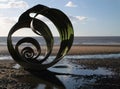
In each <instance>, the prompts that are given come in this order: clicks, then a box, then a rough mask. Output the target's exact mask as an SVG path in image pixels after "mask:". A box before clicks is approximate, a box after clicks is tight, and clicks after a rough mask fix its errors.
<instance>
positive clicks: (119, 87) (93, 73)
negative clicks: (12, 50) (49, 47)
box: [0, 58, 120, 89]
mask: <svg viewBox="0 0 120 89" xmlns="http://www.w3.org/2000/svg"><path fill="white" fill-rule="evenodd" d="M29 72H31V71H30V70H29ZM29 72H27V71H25V70H24V69H22V68H21V67H20V66H19V65H18V64H16V63H15V62H14V61H12V60H7V61H6V60H1V61H0V89H1V88H2V89H3V88H4V89H23V88H24V89H120V61H119V59H99V60H96V59H89V60H88V59H77V60H76V59H72V58H66V59H64V60H63V61H60V62H59V63H58V64H56V65H54V66H53V67H52V68H49V69H48V70H45V71H42V72H38V71H36V72H35V71H34V72H31V73H29Z"/></svg>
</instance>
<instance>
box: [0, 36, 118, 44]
mask: <svg viewBox="0 0 120 89" xmlns="http://www.w3.org/2000/svg"><path fill="white" fill-rule="evenodd" d="M22 38H24V37H13V38H12V41H13V44H15V43H17V42H18V41H19V40H20V39H22ZM33 38H35V39H36V40H37V41H38V42H39V43H40V44H41V45H45V44H46V42H45V40H44V38H42V37H33ZM59 44H60V38H59V37H54V45H59ZM0 45H7V37H0ZM73 45H120V36H102V37H100V36H99V37H98V36H97V37H95V36H94V37H91V36H86V37H85V36H84V37H74V42H73Z"/></svg>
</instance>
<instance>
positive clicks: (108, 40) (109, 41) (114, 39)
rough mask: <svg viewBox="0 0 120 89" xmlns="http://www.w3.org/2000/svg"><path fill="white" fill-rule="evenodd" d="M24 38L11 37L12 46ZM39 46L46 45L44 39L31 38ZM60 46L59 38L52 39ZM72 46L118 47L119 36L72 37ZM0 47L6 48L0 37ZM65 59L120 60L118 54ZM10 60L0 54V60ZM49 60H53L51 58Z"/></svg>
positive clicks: (67, 57) (5, 40)
mask: <svg viewBox="0 0 120 89" xmlns="http://www.w3.org/2000/svg"><path fill="white" fill-rule="evenodd" d="M22 38H24V37H13V38H12V41H13V44H16V43H17V42H18V41H19V40H20V39H22ZM33 38H35V39H36V40H37V41H38V42H39V43H40V45H46V42H45V40H44V38H42V37H33ZM59 44H60V38H59V37H54V45H59ZM73 45H117V46H119V45H120V36H102V37H98V36H97V37H85V36H84V37H74V42H73ZM0 46H7V37H0ZM65 58H66V59H70V58H72V59H105V58H106V59H108V58H120V53H117V54H95V55H72V56H71V55H66V56H65ZM5 59H12V58H11V56H4V55H1V54H0V60H5ZM50 59H53V57H52V56H51V57H50Z"/></svg>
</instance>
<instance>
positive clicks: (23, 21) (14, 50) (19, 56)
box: [7, 5, 74, 71]
mask: <svg viewBox="0 0 120 89" xmlns="http://www.w3.org/2000/svg"><path fill="white" fill-rule="evenodd" d="M31 13H35V16H34V17H30V14H31ZM39 14H40V15H43V16H45V17H46V18H48V19H49V20H50V21H51V22H53V24H54V25H55V26H56V28H57V30H58V32H59V35H60V48H59V51H58V53H57V54H56V57H55V58H54V59H53V60H52V61H51V62H50V63H44V62H45V61H47V59H48V57H49V56H50V54H51V52H52V49H53V44H54V37H53V35H52V33H51V31H50V29H49V27H48V26H47V25H46V24H45V23H44V22H43V21H41V20H39V19H37V18H36V16H38V15H39ZM21 28H30V29H31V30H32V31H33V32H34V33H36V34H37V35H39V36H42V37H43V38H44V39H45V42H46V47H47V51H46V55H45V56H44V58H43V59H40V60H38V59H39V58H40V57H39V56H40V54H41V47H40V44H39V42H38V41H37V40H36V39H34V38H32V37H24V38H22V39H20V40H19V41H18V42H17V43H16V45H15V46H14V45H13V42H12V40H13V39H12V36H13V34H14V33H15V32H16V31H18V30H20V29H21ZM73 38H74V32H73V27H72V24H71V22H70V20H69V19H68V17H67V16H66V15H65V14H64V13H63V12H61V11H60V10H58V9H54V8H49V7H46V6H43V5H36V6H34V7H32V8H30V9H28V10H27V11H26V12H24V13H23V14H22V15H21V16H20V17H19V20H18V22H17V23H16V24H15V25H14V26H13V27H12V28H11V30H10V32H9V34H8V38H7V45H8V50H9V52H10V54H11V56H12V58H13V59H14V60H15V61H16V62H17V63H19V64H20V65H21V66H23V67H24V68H25V69H30V70H37V71H40V70H46V69H47V68H49V67H51V66H53V65H54V64H56V63H57V62H58V61H60V60H61V59H62V58H63V57H64V56H65V55H66V54H67V53H68V51H69V50H70V48H71V46H72V43H73ZM23 43H31V44H32V45H33V46H34V47H35V48H36V49H37V50H36V52H37V53H36V52H34V49H32V48H31V47H25V48H23V49H22V50H21V51H20V50H19V46H20V45H21V44H23Z"/></svg>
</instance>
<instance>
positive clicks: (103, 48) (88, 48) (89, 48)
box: [0, 45, 120, 55]
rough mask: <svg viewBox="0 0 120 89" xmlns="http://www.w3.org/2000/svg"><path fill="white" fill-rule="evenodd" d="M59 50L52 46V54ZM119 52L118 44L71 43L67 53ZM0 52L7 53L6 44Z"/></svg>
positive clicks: (0, 48) (1, 47)
mask: <svg viewBox="0 0 120 89" xmlns="http://www.w3.org/2000/svg"><path fill="white" fill-rule="evenodd" d="M41 48H42V50H43V51H42V54H44V53H45V50H46V48H45V47H44V46H42V47H41ZM58 50H59V46H54V47H53V51H52V55H55V54H56V53H57V52H58ZM109 53H120V45H76V46H75V45H73V46H72V47H71V49H70V51H69V53H68V55H82V54H109ZM0 54H3V55H7V54H9V53H8V49H7V46H0Z"/></svg>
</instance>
